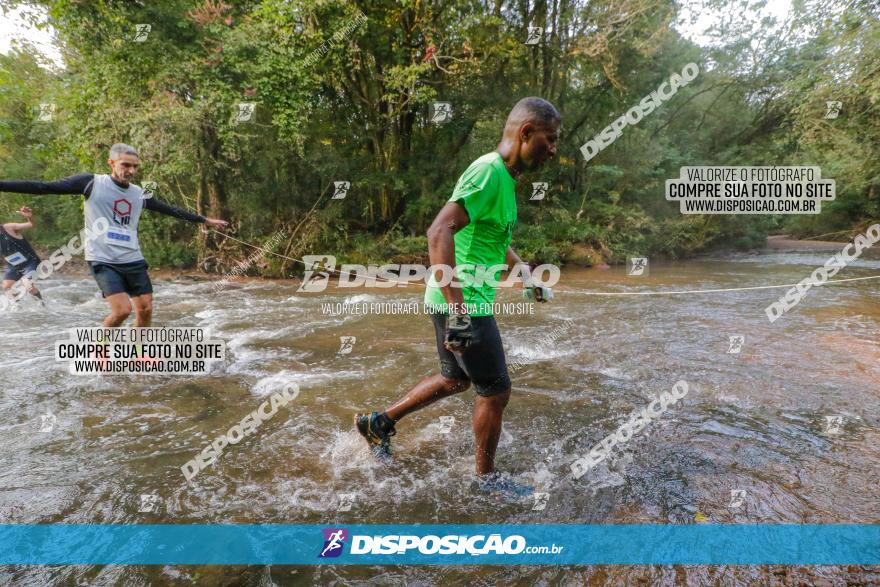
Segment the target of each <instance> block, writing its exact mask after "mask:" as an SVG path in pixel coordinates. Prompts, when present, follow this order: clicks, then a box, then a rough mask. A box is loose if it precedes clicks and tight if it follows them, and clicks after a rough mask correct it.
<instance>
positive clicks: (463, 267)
mask: <svg viewBox="0 0 880 587" xmlns="http://www.w3.org/2000/svg"><path fill="white" fill-rule="evenodd" d="M449 201H450V202H458V203H459V204H461V205H463V206H464V209H465V210H466V211H467V213H468V216H469V217H470V223H469V224H468V225H467V226H465V227H464V228H462V229H461V230H459V231H458V232H457V233H455V265H456V267H457V276H458V280H459V281H461V282H462V284H463V286H464V287H462V296H463V297H464V303H465V304H466V306H467V307H468V310H469V312H468V313H469V314H470V315H471V316H491V315H492V303H493V302H494V300H495V287H494V284H493V283H491V281H490V280H494V281H495V282H497V281H498V278H499V276H500V275H501V268H500V267H498V268H495V269H492V266H493V265H504V262H505V257H506V256H507V247H508V246H509V245H510V236H511V235H512V234H513V227H514V226H515V225H516V181H514V179H513V178H512V177H511V176H510V173H508V171H507V168H505V167H504V160H503V159H501V154H500V153H498V152H496V151H493V152H491V153H487V154H486V155H483V156H482V157H480V158H479V159H477V160H476V161H474V162H473V163H471V165H470V167H468V168H467V170H466V171H465V172H464V173H462V174H461V177H459V178H458V183H457V184H455V190H454V191H453V192H452V197H451V198H449ZM425 304H427V305H428V307H429V308H430V307H434V308H435V309H437V310H441V311H442V310H444V308H445V305H446V300H445V298H444V297H443V292H441V291H440V288H439V287H437V281H436V280H435V279H434V276H433V274H432V275H431V277H430V279H429V280H428V289H427V290H426V291H425Z"/></svg>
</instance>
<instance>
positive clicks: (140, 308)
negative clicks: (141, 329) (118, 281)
mask: <svg viewBox="0 0 880 587" xmlns="http://www.w3.org/2000/svg"><path fill="white" fill-rule="evenodd" d="M131 303H132V304H133V305H134V325H135V326H149V325H150V323H151V322H152V320H153V294H144V295H141V296H135V297H133V298H131Z"/></svg>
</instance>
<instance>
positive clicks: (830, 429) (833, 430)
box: [825, 416, 843, 434]
mask: <svg viewBox="0 0 880 587" xmlns="http://www.w3.org/2000/svg"><path fill="white" fill-rule="evenodd" d="M842 424H843V416H825V433H826V434H840V427H841V425H842Z"/></svg>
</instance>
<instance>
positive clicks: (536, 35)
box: [525, 26, 544, 45]
mask: <svg viewBox="0 0 880 587" xmlns="http://www.w3.org/2000/svg"><path fill="white" fill-rule="evenodd" d="M543 34H544V29H543V28H541V27H539V26H530V27H529V37H528V38H527V39H526V42H525V44H526V45H537V44H538V43H540V42H541V35H543Z"/></svg>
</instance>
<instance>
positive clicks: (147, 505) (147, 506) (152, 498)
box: [138, 493, 159, 514]
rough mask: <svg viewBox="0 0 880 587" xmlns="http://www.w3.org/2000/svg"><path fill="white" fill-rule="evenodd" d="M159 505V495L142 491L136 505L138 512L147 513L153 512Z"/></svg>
mask: <svg viewBox="0 0 880 587" xmlns="http://www.w3.org/2000/svg"><path fill="white" fill-rule="evenodd" d="M158 506H159V496H158V495H155V494H148V493H142V494H141V505H140V506H139V507H138V513H141V514H149V513H151V512H155V511H156V509H157V508H158Z"/></svg>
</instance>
